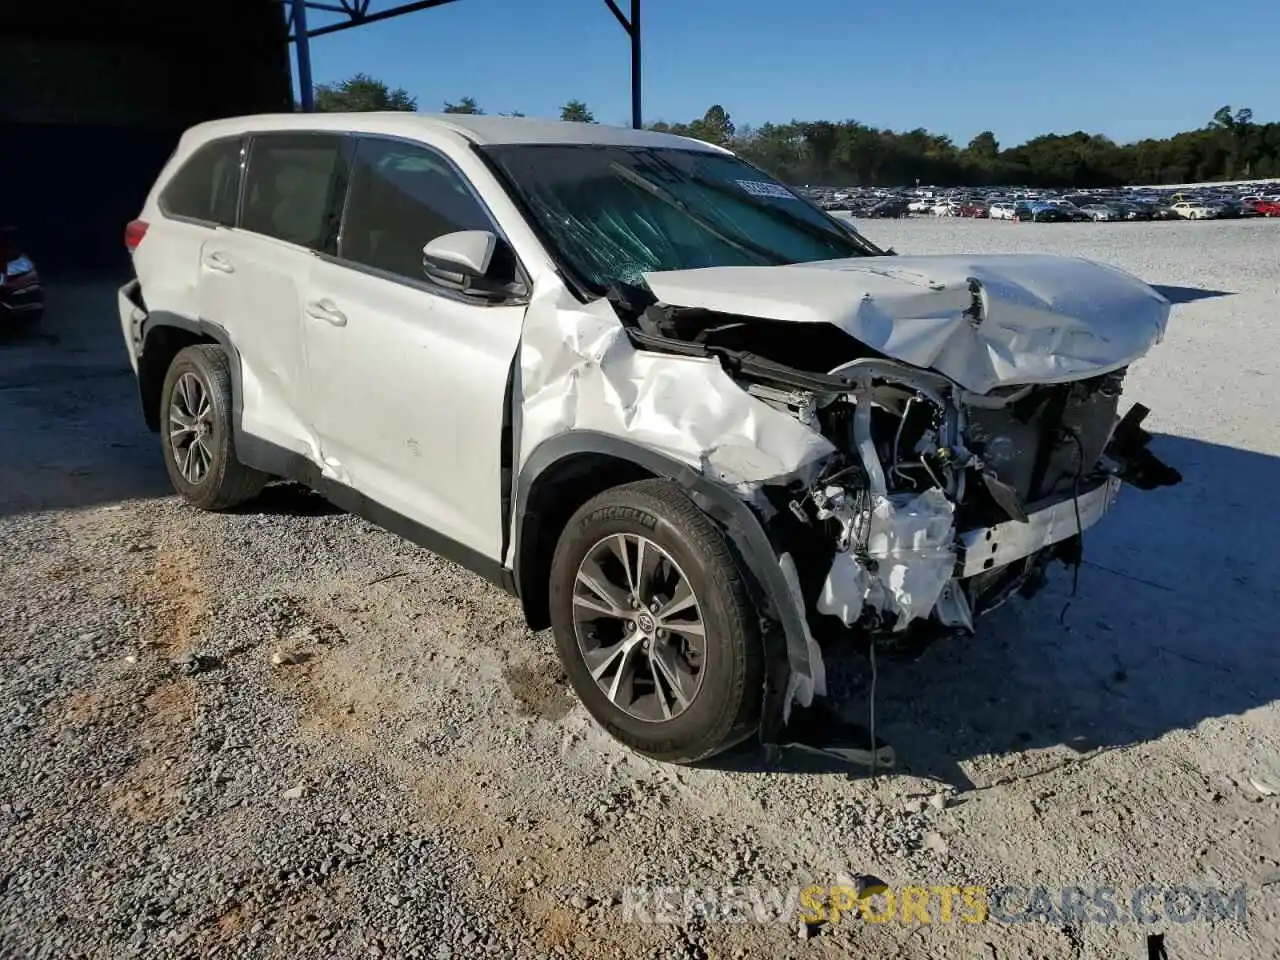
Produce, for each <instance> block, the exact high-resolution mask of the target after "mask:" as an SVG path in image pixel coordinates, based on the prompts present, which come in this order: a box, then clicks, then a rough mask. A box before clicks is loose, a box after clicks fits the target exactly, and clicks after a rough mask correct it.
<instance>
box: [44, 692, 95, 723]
mask: <svg viewBox="0 0 1280 960" xmlns="http://www.w3.org/2000/svg"><path fill="white" fill-rule="evenodd" d="M107 706H108V703H107V695H106V694H105V693H104V692H102V691H101V690H90V691H86V692H83V693H73V694H71V696H69V697H66V698H65V699H63V700H58V701H55V702H54V703H52V704H50V705H49V706H48V707H47V708H46V709H45V712H46V713H47V714H49V716H50V717H51V719H52V721H53V723H54V725H55V726H57V727H63V728H68V727H69V728H71V729H73V730H79V729H81V728H83V727H87V726H90V725H91V724H93V723H94V722H95V721H96V720H97V719H98V717H99V715H101V713H102V711H103V710H104V709H105V708H106V707H107Z"/></svg>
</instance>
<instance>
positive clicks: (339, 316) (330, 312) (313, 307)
mask: <svg viewBox="0 0 1280 960" xmlns="http://www.w3.org/2000/svg"><path fill="white" fill-rule="evenodd" d="M307 316H308V317H311V318H312V319H313V320H323V321H324V322H325V323H331V324H333V325H334V326H335V327H345V326H346V325H347V315H346V314H345V313H343V312H342V311H341V310H339V309H338V308H337V307H336V306H335V305H334V302H333V301H332V300H330V299H328V298H325V299H324V300H312V301H311V302H309V303H308V304H307Z"/></svg>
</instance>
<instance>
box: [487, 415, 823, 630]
mask: <svg viewBox="0 0 1280 960" xmlns="http://www.w3.org/2000/svg"><path fill="white" fill-rule="evenodd" d="M646 479H667V480H671V481H672V482H673V483H676V484H677V485H679V486H680V488H681V489H682V490H683V491H684V492H685V494H686V495H687V496H688V497H689V498H690V499H691V500H693V502H694V503H696V504H697V505H698V507H699V508H700V509H701V510H702V511H703V512H704V513H706V514H707V515H708V516H709V517H711V519H712V520H713V521H715V522H716V523H717V524H719V525H720V527H721V528H723V529H724V530H725V531H726V533H727V534H728V535H729V539H730V541H731V542H732V543H733V545H734V548H735V551H736V553H737V555H738V557H739V559H740V560H741V561H742V563H743V564H744V566H745V567H746V570H745V572H746V573H747V575H748V580H749V582H750V583H751V586H752V591H753V593H754V594H755V599H756V601H757V603H758V604H760V606H761V611H762V612H763V613H765V614H767V615H769V616H772V617H774V618H776V619H778V620H779V621H780V622H782V624H783V626H784V627H785V628H786V629H787V632H788V634H790V633H791V629H792V628H793V627H798V626H799V625H798V622H797V621H796V620H795V619H794V617H789V616H787V612H786V608H787V607H789V606H794V605H793V604H789V603H785V602H780V601H779V598H780V597H782V598H787V597H789V596H790V594H789V592H788V591H787V588H786V581H785V580H784V579H783V578H782V576H781V574H780V572H779V568H778V558H777V553H778V551H777V549H776V548H775V545H774V544H773V543H772V542H771V541H770V538H769V535H768V533H767V532H766V530H765V527H764V525H763V524H762V523H761V521H760V518H759V517H758V516H757V515H756V513H755V512H754V511H753V510H752V508H751V507H750V506H748V505H747V503H746V502H745V501H744V500H742V499H740V498H739V497H738V496H737V495H735V494H734V493H733V492H732V491H731V490H729V489H728V488H727V487H724V486H721V485H719V484H717V483H715V482H713V481H712V480H710V479H708V478H707V477H706V476H705V475H704V474H702V473H701V472H700V471H698V470H696V469H695V468H693V467H691V466H689V465H688V464H686V463H682V462H680V461H679V460H676V459H674V458H672V457H669V456H667V455H665V454H663V453H660V452H658V451H656V450H652V449H650V448H648V447H644V446H641V445H639V444H636V443H633V442H631V441H628V440H625V439H622V438H619V437H614V436H610V435H609V434H603V433H596V432H594V431H586V430H581V431H574V432H572V433H566V434H561V435H560V436H558V437H553V438H551V439H550V440H547V441H544V442H543V443H542V444H540V445H539V446H538V447H536V448H535V449H534V450H533V452H532V453H531V454H530V455H529V457H528V459H527V460H526V461H525V463H524V465H523V467H522V468H521V470H520V475H519V478H518V480H517V483H516V496H515V512H514V516H515V518H516V525H515V535H514V539H513V544H512V553H511V556H512V564H511V566H512V571H513V573H514V577H515V583H516V592H517V594H518V596H519V597H520V602H521V605H522V606H523V608H524V613H525V617H526V619H527V620H528V622H529V625H530V626H531V627H532V628H533V629H535V630H540V629H545V628H546V627H547V626H549V625H550V613H549V610H548V591H549V576H550V567H551V555H552V554H553V553H554V552H555V545H556V543H557V542H558V541H559V539H560V534H561V533H562V532H563V530H564V527H565V524H567V523H568V521H569V518H570V517H572V516H573V514H574V512H575V511H576V510H577V509H578V508H579V507H580V506H582V504H584V503H586V502H587V501H588V500H590V499H591V498H592V497H594V496H596V495H597V494H599V493H603V492H604V491H605V490H608V489H609V488H611V487H615V486H619V485H621V484H623V483H631V482H633V481H636V480H646ZM566 489H567V490H568V491H569V492H568V493H566ZM779 591H781V592H779ZM794 613H795V614H796V615H798V616H803V612H802V611H799V610H798V609H797V610H795V611H794ZM788 621H791V622H790V623H789V622H788ZM800 635H801V636H802V637H803V631H802V630H801V632H800Z"/></svg>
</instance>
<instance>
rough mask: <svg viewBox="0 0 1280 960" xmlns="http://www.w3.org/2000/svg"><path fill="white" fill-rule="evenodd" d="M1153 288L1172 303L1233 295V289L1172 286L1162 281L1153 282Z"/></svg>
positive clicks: (1193, 301) (1192, 301)
mask: <svg viewBox="0 0 1280 960" xmlns="http://www.w3.org/2000/svg"><path fill="white" fill-rule="evenodd" d="M1151 287H1152V289H1153V290H1155V291H1156V292H1157V293H1159V294H1160V296H1162V297H1164V298H1165V299H1166V300H1168V301H1169V302H1170V303H1172V304H1175V305H1176V304H1179V303H1195V302H1196V301H1197V300H1212V299H1214V298H1216V297H1233V296H1235V291H1232V290H1208V289H1205V288H1204V287H1171V286H1168V285H1166V284H1162V283H1153V284H1152V285H1151Z"/></svg>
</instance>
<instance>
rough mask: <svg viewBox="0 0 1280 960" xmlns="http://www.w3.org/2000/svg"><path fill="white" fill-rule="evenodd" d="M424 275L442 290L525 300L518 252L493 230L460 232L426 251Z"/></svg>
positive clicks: (424, 252)
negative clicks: (523, 298) (517, 265)
mask: <svg viewBox="0 0 1280 960" xmlns="http://www.w3.org/2000/svg"><path fill="white" fill-rule="evenodd" d="M422 272H423V273H424V274H426V276H427V278H428V279H429V280H431V281H433V282H434V283H438V284H440V286H442V287H448V288H449V289H450V290H457V291H459V292H461V293H468V294H475V295H477V296H482V297H490V298H497V299H507V298H511V297H520V296H524V295H525V293H526V290H525V287H524V284H522V283H520V282H519V280H518V279H517V277H516V256H515V251H513V250H512V249H511V247H510V246H509V245H508V244H507V242H506V241H505V240H503V239H502V238H501V237H499V236H498V235H497V234H495V233H492V232H491V231H489V230H459V231H457V232H456V233H446V234H444V235H443V236H439V237H436V238H435V239H434V240H432V241H431V242H430V243H428V244H427V245H426V246H425V247H423V248H422Z"/></svg>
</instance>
